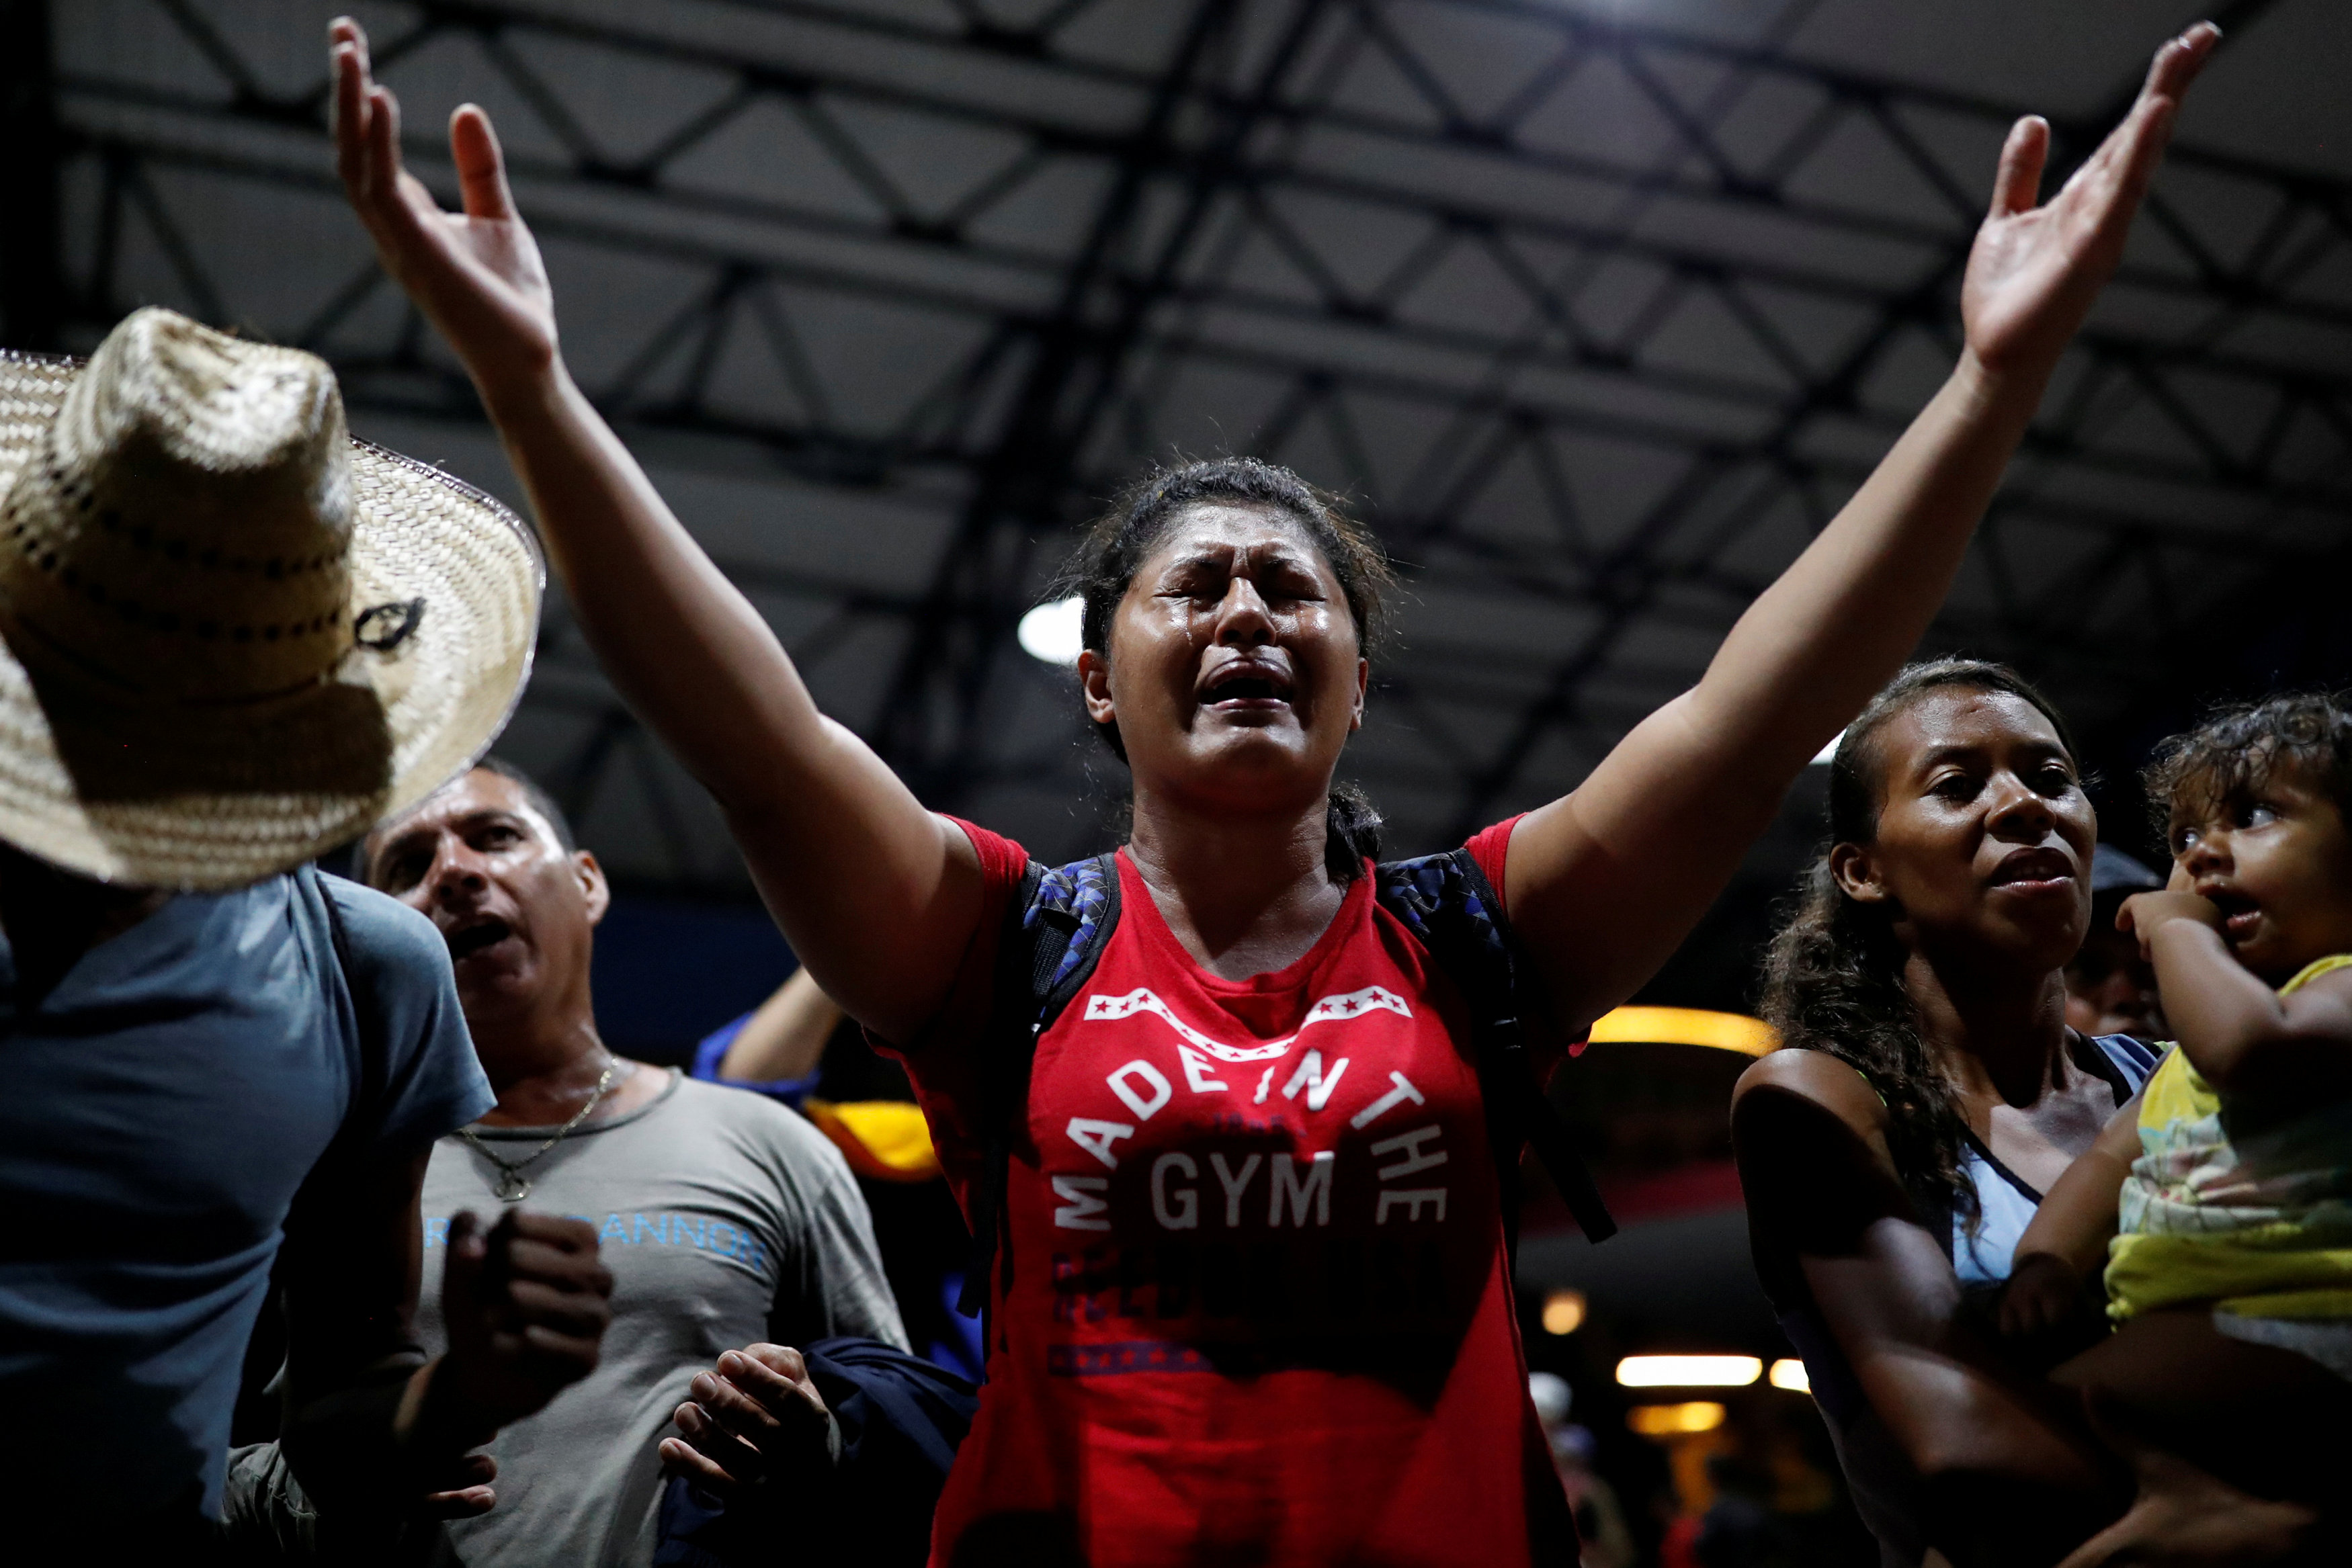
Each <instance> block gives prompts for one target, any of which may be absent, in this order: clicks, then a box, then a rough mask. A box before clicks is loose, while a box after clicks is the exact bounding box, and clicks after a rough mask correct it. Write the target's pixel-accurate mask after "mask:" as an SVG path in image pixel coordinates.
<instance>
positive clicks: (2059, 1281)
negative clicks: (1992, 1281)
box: [1993, 1252, 2083, 1340]
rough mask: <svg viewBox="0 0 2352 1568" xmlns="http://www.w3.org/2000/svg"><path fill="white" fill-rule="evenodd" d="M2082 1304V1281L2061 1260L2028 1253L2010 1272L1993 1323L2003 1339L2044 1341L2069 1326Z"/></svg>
mask: <svg viewBox="0 0 2352 1568" xmlns="http://www.w3.org/2000/svg"><path fill="white" fill-rule="evenodd" d="M2082 1301H2083V1281H2081V1280H2079V1279H2077V1278H2075V1275H2074V1270H2073V1269H2072V1268H2071V1267H2069V1266H2068V1265H2067V1263H2066V1261H2065V1260H2063V1259H2062V1258H2059V1257H2058V1256H2056V1255H2055V1254H2054V1253H2049V1252H2029V1253H2027V1254H2025V1256H2023V1257H2022V1258H2020V1259H2019V1260H2017V1262H2016V1264H2015V1265H2014V1266H2013V1267H2012V1268H2011V1270H2010V1272H2009V1283H2008V1284H2007V1285H2006V1286H2004V1287H2002V1290H2001V1292H2000V1306H1999V1307H1998V1308H1997V1309H1996V1310H1995V1312H1994V1313H1993V1321H1994V1322H1995V1324H1996V1325H1997V1326H1998V1327H1999V1328H2000V1332H2001V1333H2002V1335H2003V1336H2004V1337H2005V1338H2009V1339H2016V1340H2039V1339H2044V1338H2047V1337H2048V1336H2050V1335H2052V1334H2053V1333H2057V1332H2058V1331H2059V1330H2060V1329H2063V1328H2064V1327H2066V1326H2067V1325H2068V1323H2069V1322H2071V1321H2072V1320H2073V1318H2074V1315H2075V1313H2076V1312H2079V1311H2081V1309H2082Z"/></svg>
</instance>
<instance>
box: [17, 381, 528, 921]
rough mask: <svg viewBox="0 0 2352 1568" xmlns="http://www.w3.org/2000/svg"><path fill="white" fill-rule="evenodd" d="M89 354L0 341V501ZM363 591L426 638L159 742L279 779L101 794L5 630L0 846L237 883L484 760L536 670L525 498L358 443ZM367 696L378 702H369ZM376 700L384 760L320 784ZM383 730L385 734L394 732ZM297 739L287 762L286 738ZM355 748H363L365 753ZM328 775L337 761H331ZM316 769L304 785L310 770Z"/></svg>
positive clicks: (179, 878) (235, 770)
mask: <svg viewBox="0 0 2352 1568" xmlns="http://www.w3.org/2000/svg"><path fill="white" fill-rule="evenodd" d="M81 368H82V361H79V360H71V359H61V358H54V357H50V356H47V355H32V354H23V353H17V352H15V351H13V350H0V495H5V494H6V493H7V490H8V487H9V486H11V485H13V484H14V483H15V482H16V475H17V472H18V470H19V469H20V468H21V467H22V465H24V463H25V461H26V458H27V456H28V455H31V454H32V453H34V452H36V451H37V449H38V447H39V444H40V442H41V441H42V439H43V438H44V435H45V434H46V433H47V429H48V426H49V424H50V423H51V421H52V420H53V419H54V418H55V417H56V415H57V412H58V408H59V406H60V405H61V404H62V403H63V402H64V401H65V396H66V390H67V388H68V387H69V386H70V385H71V384H72V383H73V381H74V378H75V376H76V375H77V374H79V371H80V370H81ZM349 455H350V459H351V479H352V498H353V503H354V509H353V514H352V554H351V562H350V565H351V573H352V605H353V606H354V612H356V610H357V608H359V607H364V606H369V605H378V604H388V603H405V602H407V601H412V600H422V601H424V602H425V611H424V613H423V615H422V617H421V618H420V619H419V620H418V621H417V622H416V626H415V632H413V633H412V634H411V635H409V636H408V637H406V638H405V639H404V640H403V641H402V642H401V643H400V644H399V645H398V646H397V647H396V648H394V650H392V651H391V652H389V653H383V654H376V653H370V652H366V651H362V653H359V654H357V655H356V656H354V657H353V659H352V661H350V669H351V671H352V678H350V679H348V680H347V681H346V682H344V683H336V684H330V685H323V686H321V687H320V688H318V689H317V690H315V691H312V692H308V693H303V694H298V695H296V696H294V697H292V698H289V699H288V700H287V701H285V702H281V703H277V704H273V705H268V707H269V711H261V710H260V709H258V708H257V707H253V706H247V707H223V708H219V709H216V710H213V711H204V710H198V709H194V708H184V709H182V710H180V711H178V712H177V713H176V714H166V715H162V716H159V735H160V736H163V737H168V739H162V738H159V740H158V741H157V743H156V744H158V745H159V746H161V745H168V746H170V747H173V748H175V749H177V748H186V749H187V751H188V752H189V753H190V755H191V756H192V757H195V756H199V755H201V754H207V753H209V754H211V755H210V757H209V758H208V760H210V761H211V762H213V763H215V764H221V766H213V767H193V768H191V769H190V773H189V776H190V777H192V778H213V779H218V778H220V777H222V776H223V773H224V769H225V768H226V772H228V773H232V774H237V775H243V776H249V777H253V778H257V779H264V780H273V779H278V778H284V779H291V780H295V781H296V782H294V783H292V784H290V785H289V787H288V788H285V789H268V788H262V789H237V790H236V791H234V792H218V791H213V792H189V793H184V794H181V793H158V792H156V791H154V790H152V789H143V790H141V791H139V792H137V793H136V795H135V796H118V797H117V798H108V797H109V795H110V791H108V790H105V789H93V788H92V786H91V781H90V779H89V769H88V768H76V769H69V768H68V766H67V763H66V760H65V752H71V751H72V750H73V747H71V746H70V745H68V747H66V748H65V752H61V748H60V744H59V742H60V737H59V735H58V731H57V728H56V727H55V725H54V724H53V722H52V719H51V716H50V715H49V713H48V712H47V710H45V709H44V707H43V706H42V704H41V701H40V698H39V695H37V691H36V683H35V679H34V677H33V676H32V674H29V673H28V672H27V671H26V667H25V665H24V664H22V663H21V662H19V660H18V658H17V656H16V653H15V652H14V651H12V650H11V649H10V648H9V647H8V646H7V645H6V644H5V642H0V841H5V842H7V843H9V844H12V845H14V846H15V847H16V848H17V849H20V850H23V851H24V852H26V853H28V854H32V855H34V856H37V857H38V858H39V859H42V860H45V861H47V862H51V863H53V864H56V865H59V866H62V867H64V868H66V869H67V870H68V871H72V872H77V873H80V874H82V875H84V876H89V877H94V878H97V879H98V880H100V881H103V882H111V883H124V884H127V885H131V886H139V887H162V888H173V889H178V890H181V891H187V892H201V891H207V890H220V889H226V888H233V887H241V886H244V885H246V884H247V883H253V882H257V881H258V880H260V879H261V878H263V877H266V876H269V875H271V874H273V873H278V872H281V871H286V870H289V869H290V868H292V867H294V866H297V865H299V864H301V863H302V862H305V861H308V860H311V859H315V858H316V857H317V856H319V855H320V854H321V853H324V852H326V851H328V850H330V849H332V848H334V847H335V846H336V845H338V844H341V843H344V842H347V841H350V840H351V839H352V838H354V837H356V836H358V835H359V834H360V833H362V832H363V831H366V830H367V828H368V827H370V826H371V825H372V824H373V823H374V822H376V821H380V820H382V819H383V818H384V817H385V816H388V815H390V814H392V813H394V812H396V811H399V810H404V808H406V807H408V806H411V805H413V804H415V802H416V801H418V800H423V799H424V798H425V796H427V795H429V794H431V793H432V792H433V791H434V790H435V789H438V788H440V787H441V786H442V785H443V784H445V783H446V782H448V780H450V779H453V778H455V777H457V775H458V774H459V773H461V772H463V771H465V770H466V769H467V768H469V767H471V766H472V765H473V764H474V763H475V762H476V761H477V760H478V759H479V758H480V757H481V756H482V754H483V753H484V752H485V751H487V750H488V748H489V745H490V743H491V741H493V740H494V739H496V738H497V737H498V734H499V731H500V730H501V729H503V728H504V727H506V723H507V720H508V719H509V717H510V716H512V715H513V713H514V708H515V704H516V703H517V702H518V701H519V700H520V696H521V695H522V689H523V685H524V683H525V681H526V680H528V679H529V677H530V664H531V655H532V653H533V650H534V648H535V646H536V644H537V641H538V634H539V613H540V600H541V593H542V591H543V590H544V588H545V585H546V580H547V572H546V565H545V560H544V558H543V556H542V555H541V550H540V547H539V542H538V540H537V538H535V537H534V536H533V535H532V533H531V530H530V528H529V527H528V526H527V525H526V524H525V523H524V522H523V521H522V519H521V518H520V517H517V516H516V515H515V514H514V513H513V512H512V511H510V510H509V509H508V508H507V507H504V506H502V505H500V504H499V502H497V501H496V500H493V499H492V498H491V497H488V496H486V495H484V494H482V493H481V492H480V491H479V490H477V489H475V488H474V487H473V486H469V485H467V484H465V483H463V482H461V481H459V480H457V479H454V478H452V477H450V476H448V475H446V474H444V473H442V472H440V471H439V470H438V469H436V468H433V467H430V466H428V465H425V464H422V463H419V462H416V461H415V460H414V459H412V458H407V457H403V456H401V455H399V454H397V453H394V452H387V451H385V450H384V449H383V448H382V447H379V446H374V445H371V444H368V443H366V442H362V441H356V440H354V441H352V443H351V445H350V452H349ZM371 694H372V698H371ZM353 699H356V701H357V702H358V703H360V704H363V705H364V706H365V708H366V710H367V713H366V722H367V724H368V726H369V727H370V729H371V731H372V732H373V727H374V726H375V725H376V724H377V722H378V717H377V716H378V713H379V711H380V715H381V720H380V722H381V725H382V731H381V733H380V734H375V733H372V735H371V744H372V745H373V747H374V748H376V749H377V750H379V751H382V752H383V753H384V754H385V755H386V756H387V758H388V766H383V767H379V768H375V769H374V770H373V779H372V780H371V782H370V783H369V784H367V785H365V786H362V787H360V788H345V787H340V786H338V787H320V785H319V783H318V782H317V781H318V779H319V778H320V775H321V772H322V770H321V768H320V767H319V766H317V765H315V763H314V762H312V761H311V755H312V754H314V753H316V752H317V751H318V750H319V749H320V747H321V746H322V745H323V746H326V747H330V748H331V746H332V744H333V741H334V738H335V737H334V735H333V733H332V732H331V731H332V728H333V727H337V726H340V725H341V724H342V722H343V716H345V715H348V714H350V713H351V712H352V707H353V701H352V700H353ZM387 743H388V744H387ZM278 747H283V748H285V752H284V756H283V758H282V763H281V758H279V757H278V756H277V755H274V754H273V748H278ZM355 749H359V748H358V747H355ZM324 771H325V772H327V773H329V774H331V772H332V769H331V768H327V769H325V770H324ZM306 776H307V778H306Z"/></svg>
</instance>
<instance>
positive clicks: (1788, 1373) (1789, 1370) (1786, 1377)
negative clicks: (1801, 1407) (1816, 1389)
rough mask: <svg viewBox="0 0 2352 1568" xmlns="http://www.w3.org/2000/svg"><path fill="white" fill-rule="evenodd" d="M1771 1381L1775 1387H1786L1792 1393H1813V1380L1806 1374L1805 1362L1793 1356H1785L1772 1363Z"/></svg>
mask: <svg viewBox="0 0 2352 1568" xmlns="http://www.w3.org/2000/svg"><path fill="white" fill-rule="evenodd" d="M1771 1383H1772V1386H1773V1387H1775V1388H1785V1389H1787V1390H1788V1391H1789V1392H1790V1393H1791V1394H1811V1392H1812V1391H1813V1380H1812V1379H1811V1377H1809V1376H1807V1375H1806V1374H1805V1364H1804V1363H1803V1362H1801V1361H1799V1360H1797V1359H1796V1358H1795V1357H1793V1356H1783V1357H1781V1358H1780V1360H1779V1361H1776V1362H1774V1363H1773V1364H1772V1372H1771Z"/></svg>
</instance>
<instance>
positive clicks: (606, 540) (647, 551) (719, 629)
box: [482, 360, 823, 802]
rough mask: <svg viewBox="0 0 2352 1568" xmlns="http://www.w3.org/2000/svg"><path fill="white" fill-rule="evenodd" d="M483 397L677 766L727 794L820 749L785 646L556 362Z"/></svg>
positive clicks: (621, 684)
mask: <svg viewBox="0 0 2352 1568" xmlns="http://www.w3.org/2000/svg"><path fill="white" fill-rule="evenodd" d="M482 391H483V396H484V400H485V402H488V406H489V411H490V416H491V419H492V420H493V422H494V423H496V424H497V426H498V431H499V437H500V438H501V439H502V440H503V441H504V443H505V444H506V450H507V455H508V458H509V461H510V462H511V463H512V464H513V465H514V468H515V472H516V473H517V474H518V475H519V476H520V477H521V479H522V482H523V486H524V488H525V489H526V490H528V491H529V492H530V500H531V506H532V509H533V510H534V512H535V513H536V514H537V516H538V517H539V519H540V524H541V529H542V532H543V533H544V535H545V538H546V541H547V547H548V549H549V552H550V553H551V556H552V557H553V558H554V565H555V568H556V570H557V573H558V575H559V576H560V577H561V578H562V581H563V585H564V589H565V591H566V592H567V593H568V595H569V596H570V599H571V601H572V613H573V614H574V616H576V617H577V619H578V621H579V622H580V627H581V630H582V632H583V633H585V635H586V636H587V639H588V642H589V643H590V645H591V646H592V647H593V648H594V649H595V651H596V653H597V656H598V658H599V660H600V661H601V662H602V663H603V664H604V669H605V671H606V673H607V674H609V675H610V676H611V678H612V681H613V684H614V686H615V687H617V688H618V689H619V691H620V693H621V695H622V696H623V697H624V698H625V700H626V701H627V702H628V703H629V705H630V706H631V707H632V708H634V709H635V711H636V712H637V714H638V715H639V716H642V717H643V718H644V719H645V720H646V723H647V724H648V725H650V726H651V727H653V728H655V729H656V730H657V731H658V732H659V733H660V734H661V736H662V738H663V739H664V740H666V741H667V742H668V743H669V745H670V746H671V747H673V748H674V749H675V750H676V751H677V754H678V756H679V758H680V759H681V760H683V761H684V762H685V763H686V765H687V767H688V769H689V770H690V771H692V772H693V773H694V774H695V775H696V777H698V778H699V779H702V781H703V782H704V783H705V784H706V785H708V786H709V788H710V789H712V791H713V792H714V793H716V794H717V795H718V796H719V799H720V800H722V801H723V802H732V801H735V800H740V799H741V798H742V797H743V796H744V795H745V794H746V793H748V792H752V791H757V790H763V789H772V788H773V787H774V785H775V783H776V781H777V769H778V768H779V767H780V766H782V767H785V768H791V767H792V766H793V760H794V754H796V753H799V754H806V753H811V752H819V751H821V750H822V749H823V747H822V745H821V740H822V737H821V733H820V731H821V723H822V721H821V717H820V716H819V714H818V712H817V709H816V705H815V703H814V701H812V700H811V698H810V696H809V695H808V691H807V688H806V687H805V686H804V685H803V684H802V682H801V678H800V674H799V672H797V671H796V670H794V669H793V664H792V660H791V658H790V657H789V656H787V655H786V653H784V650H783V646H782V643H779V642H778V641H777V640H776V636H775V633H774V632H772V631H771V630H770V628H769V626H768V624H767V622H765V621H763V620H761V617H760V614H759V612H757V611H756V610H754V609H753V608H752V607H751V601H748V600H747V599H745V598H744V597H743V595H742V593H741V592H740V591H738V590H737V589H736V587H735V586H734V584H732V583H730V582H729V581H728V580H727V579H726V578H725V576H723V575H722V574H721V573H720V572H719V569H718V568H717V567H716V566H715V565H713V564H712V563H711V561H710V559H709V557H708V556H707V555H705V554H704V553H703V550H702V548H701V547H700V546H699V545H698V544H697V543H696V542H695V540H694V539H693V538H692V536H690V535H689V534H688V532H687V531H686V528H685V527H684V526H683V525H682V524H680V523H679V522H678V520H677V517H676V516H675V515H674V514H673V513H672V512H671V511H670V509H669V507H668V506H667V504H666V503H665V502H664V501H663V500H662V498H661V496H660V494H659V493H658V492H657V491H656V490H655V488H654V486H653V483H652V481H651V480H650V479H648V478H647V477H646V473H645V470H644V469H643V468H641V467H639V466H638V465H637V462H636V459H635V457H634V456H632V455H630V453H629V451H628V449H627V448H626V447H625V446H624V445H622V444H621V441H620V438H619V437H618V436H616V435H615V434H613V431H612V429H611V427H610V426H608V425H607V424H606V423H604V419H603V417H602V416H601V415H599V414H598V413H596V411H595V409H594V408H593V407H592V406H591V405H590V403H589V402H588V400H587V398H586V396H585V395H584V394H583V392H581V391H580V389H579V387H578V386H577V385H575V384H574V383H573V382H572V378H571V376H570V374H569V373H568V372H567V371H566V370H565V369H564V366H563V364H562V361H560V360H558V361H553V362H551V364H549V365H547V366H546V367H544V368H543V369H539V370H536V371H534V372H533V373H530V374H528V375H525V376H521V377H518V378H515V379H512V380H509V381H506V382H496V383H491V382H485V383H483V385H482Z"/></svg>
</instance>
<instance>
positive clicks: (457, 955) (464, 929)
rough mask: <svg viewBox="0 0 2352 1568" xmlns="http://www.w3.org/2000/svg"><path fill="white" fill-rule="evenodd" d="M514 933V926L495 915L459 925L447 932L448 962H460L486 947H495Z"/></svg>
mask: <svg viewBox="0 0 2352 1568" xmlns="http://www.w3.org/2000/svg"><path fill="white" fill-rule="evenodd" d="M513 935H514V927H513V926H511V925H508V924H507V923H506V922H505V921H503V920H500V919H499V918H497V917H496V916H495V915H493V916H491V917H489V918H488V919H484V920H478V921H476V922H474V923H473V924H472V925H460V926H459V927H457V929H456V930H455V931H452V932H450V933H449V938H448V940H449V962H451V963H452V964H462V963H464V962H465V961H466V960H467V959H468V958H470V957H472V956H474V955H475V954H477V953H479V952H481V951H483V950H484V949H486V948H490V947H495V946H498V945H499V943H501V942H503V941H505V940H506V939H507V938H508V937H509V936H513Z"/></svg>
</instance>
